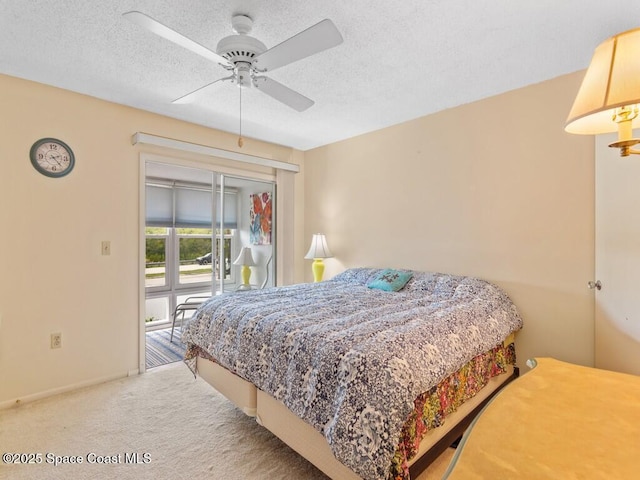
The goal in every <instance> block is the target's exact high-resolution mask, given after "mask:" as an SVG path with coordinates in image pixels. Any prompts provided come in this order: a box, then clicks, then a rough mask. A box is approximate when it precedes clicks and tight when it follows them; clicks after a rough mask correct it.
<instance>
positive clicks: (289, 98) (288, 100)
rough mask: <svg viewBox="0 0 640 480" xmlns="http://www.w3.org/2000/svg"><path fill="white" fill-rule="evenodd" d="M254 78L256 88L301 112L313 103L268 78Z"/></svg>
mask: <svg viewBox="0 0 640 480" xmlns="http://www.w3.org/2000/svg"><path fill="white" fill-rule="evenodd" d="M255 80H256V81H255V86H256V88H257V89H258V90H262V91H263V92H264V93H266V94H267V95H269V96H270V97H272V98H274V99H276V100H278V101H279V102H282V103H284V104H285V105H287V106H289V107H291V108H293V109H294V110H297V111H298V112H303V111H304V110H306V109H307V108H309V107H311V106H312V105H313V104H314V103H315V102H314V101H313V100H311V99H310V98H307V97H305V96H304V95H302V94H300V93H298V92H295V91H293V90H291V89H290V88H289V87H285V86H284V85H283V84H281V83H280V82H276V81H275V80H272V79H270V78H267V77H256V79H255Z"/></svg>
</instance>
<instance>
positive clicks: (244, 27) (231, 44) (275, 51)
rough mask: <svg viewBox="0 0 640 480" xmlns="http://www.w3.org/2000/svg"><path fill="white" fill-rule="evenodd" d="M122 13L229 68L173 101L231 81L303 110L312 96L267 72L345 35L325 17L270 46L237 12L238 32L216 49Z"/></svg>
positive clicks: (183, 100) (141, 17)
mask: <svg viewBox="0 0 640 480" xmlns="http://www.w3.org/2000/svg"><path fill="white" fill-rule="evenodd" d="M123 16H124V17H125V18H126V19H127V20H130V21H131V22H133V23H135V24H137V25H140V26H141V27H143V28H146V29H147V30H149V31H151V32H153V33H155V34H156V35H159V36H160V37H163V38H165V39H166V40H169V41H171V42H173V43H175V44H177V45H180V46H181V47H184V48H186V49H187V50H191V51H192V52H194V53H197V54H198V55H201V56H203V57H204V58H207V59H209V60H212V61H214V62H216V63H218V64H220V65H221V66H222V68H224V69H225V70H227V73H228V74H229V75H228V76H225V77H222V78H219V79H217V80H215V81H213V82H211V83H209V84H207V85H204V86H203V87H200V88H198V89H197V90H194V91H193V92H190V93H187V94H186V95H183V96H181V97H179V98H177V99H175V100H174V101H173V103H188V102H190V101H192V100H194V99H195V97H196V96H197V95H198V94H199V93H201V91H202V90H203V89H206V88H207V87H209V86H211V85H213V84H214V83H216V82H224V81H230V82H233V83H236V84H237V85H238V86H239V87H241V88H249V87H255V88H257V89H258V90H260V91H262V92H264V93H266V94H267V95H269V96H271V97H273V98H274V99H275V100H278V101H279V102H282V103H284V104H285V105H288V106H289V107H291V108H293V109H294V110H297V111H299V112H302V111H304V110H306V109H308V108H309V107H311V106H312V105H313V104H314V102H313V100H311V99H310V98H307V97H305V96H304V95H302V94H300V93H298V92H296V91H294V90H292V89H290V88H289V87H286V86H285V85H283V84H281V83H280V82H277V81H275V80H273V79H272V78H269V77H266V76H265V75H264V74H265V73H270V72H272V71H274V70H275V69H277V68H280V67H283V66H285V65H288V64H290V63H293V62H296V61H298V60H301V59H303V58H306V57H308V56H311V55H314V54H316V53H319V52H322V51H324V50H327V49H329V48H332V47H335V46H336V45H339V44H340V43H342V35H341V34H340V32H339V31H338V29H337V28H336V26H335V25H334V24H333V22H332V21H331V20H329V19H325V20H322V21H321V22H319V23H317V24H315V25H313V26H312V27H309V28H307V29H306V30H303V31H302V32H300V33H298V34H297V35H294V36H293V37H291V38H289V39H287V40H285V41H283V42H282V43H280V44H278V45H276V46H274V47H272V48H267V47H266V46H265V45H264V43H262V42H261V41H260V40H258V39H257V38H254V37H252V36H250V35H249V33H250V32H251V29H252V27H253V20H252V19H251V17H249V16H248V15H234V16H233V17H232V19H231V26H232V29H233V31H234V32H235V33H236V35H230V36H227V37H225V38H223V39H222V40H220V41H219V42H218V46H217V47H216V51H215V52H214V51H213V50H210V49H208V48H207V47H204V46H203V45H201V44H199V43H197V42H195V41H193V40H191V39H189V38H187V37H185V36H184V35H182V34H180V33H178V32H176V31H175V30H173V29H171V28H169V27H167V26H166V25H164V24H162V23H160V22H159V21H157V20H155V19H153V18H151V17H150V16H148V15H146V14H144V13H142V12H138V11H131V12H127V13H124V14H123Z"/></svg>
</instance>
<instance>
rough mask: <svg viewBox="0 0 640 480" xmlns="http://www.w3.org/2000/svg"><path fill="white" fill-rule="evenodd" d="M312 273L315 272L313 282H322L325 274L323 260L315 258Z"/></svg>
mask: <svg viewBox="0 0 640 480" xmlns="http://www.w3.org/2000/svg"><path fill="white" fill-rule="evenodd" d="M311 271H312V272H313V281H314V282H316V283H317V282H321V281H322V275H323V274H324V262H323V261H322V259H321V258H314V259H313V263H312V264H311Z"/></svg>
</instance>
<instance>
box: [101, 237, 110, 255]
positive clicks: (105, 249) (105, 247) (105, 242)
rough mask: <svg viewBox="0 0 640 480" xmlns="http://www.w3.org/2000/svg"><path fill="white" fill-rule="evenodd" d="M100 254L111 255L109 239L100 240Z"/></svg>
mask: <svg viewBox="0 0 640 480" xmlns="http://www.w3.org/2000/svg"><path fill="white" fill-rule="evenodd" d="M102 255H111V242H110V241H109V240H103V241H102Z"/></svg>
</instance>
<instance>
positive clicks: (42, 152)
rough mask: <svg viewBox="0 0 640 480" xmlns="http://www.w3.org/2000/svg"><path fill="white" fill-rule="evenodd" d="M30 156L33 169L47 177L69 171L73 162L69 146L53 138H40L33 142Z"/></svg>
mask: <svg viewBox="0 0 640 480" xmlns="http://www.w3.org/2000/svg"><path fill="white" fill-rule="evenodd" d="M30 157H31V163H32V164H33V166H34V167H35V169H36V170H38V171H39V172H40V173H42V174H43V175H46V176H48V177H62V176H64V175H66V174H67V173H69V172H70V171H71V170H72V169H73V166H74V164H75V157H74V156H73V152H72V151H71V148H69V146H68V145H67V144H66V143H64V142H63V141H61V140H57V139H55V138H42V139H40V140H38V141H37V142H36V143H34V144H33V146H32V147H31V152H30Z"/></svg>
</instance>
